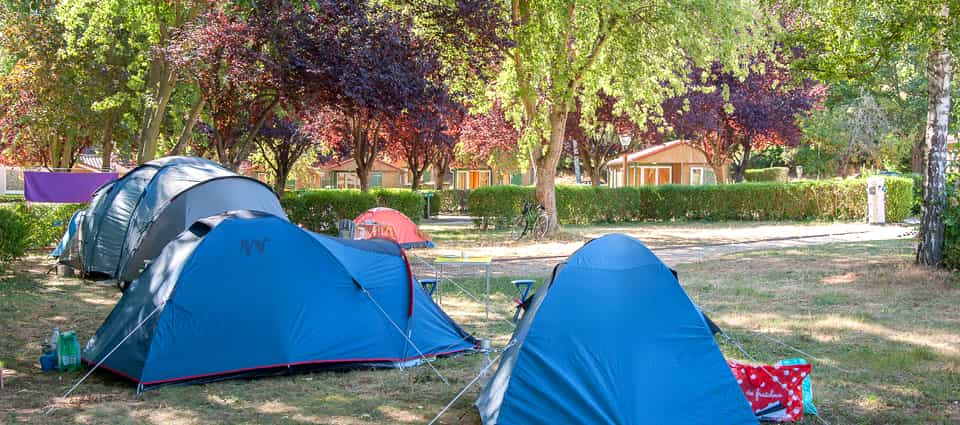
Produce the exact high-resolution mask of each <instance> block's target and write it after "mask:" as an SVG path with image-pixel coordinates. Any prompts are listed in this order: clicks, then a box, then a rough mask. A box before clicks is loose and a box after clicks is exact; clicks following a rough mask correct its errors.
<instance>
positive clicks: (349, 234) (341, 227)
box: [337, 218, 353, 239]
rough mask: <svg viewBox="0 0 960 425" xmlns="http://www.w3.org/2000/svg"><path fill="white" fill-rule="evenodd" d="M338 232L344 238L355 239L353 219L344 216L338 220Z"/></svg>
mask: <svg viewBox="0 0 960 425" xmlns="http://www.w3.org/2000/svg"><path fill="white" fill-rule="evenodd" d="M337 233H338V234H339V235H340V237H341V238H343V239H353V220H350V219H346V218H344V219H341V220H340V221H338V222H337Z"/></svg>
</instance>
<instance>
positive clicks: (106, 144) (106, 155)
mask: <svg viewBox="0 0 960 425" xmlns="http://www.w3.org/2000/svg"><path fill="white" fill-rule="evenodd" d="M118 115H119V112H118V111H117V110H116V109H114V110H112V111H110V114H109V116H108V118H107V125H106V126H105V127H104V129H103V138H102V139H101V141H100V146H102V149H103V150H102V152H101V156H100V171H103V172H108V171H110V162H111V159H112V157H113V133H114V127H116V120H117V117H118Z"/></svg>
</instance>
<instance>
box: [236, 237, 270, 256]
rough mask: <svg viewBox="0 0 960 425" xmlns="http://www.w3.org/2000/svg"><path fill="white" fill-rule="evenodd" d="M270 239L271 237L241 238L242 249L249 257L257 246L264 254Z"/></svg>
mask: <svg viewBox="0 0 960 425" xmlns="http://www.w3.org/2000/svg"><path fill="white" fill-rule="evenodd" d="M269 240H270V238H263V240H257V239H253V240H247V239H244V240H241V241H240V251H242V252H244V253H245V254H246V255H247V256H248V257H249V256H250V253H251V252H252V251H253V248H256V249H257V251H258V252H260V253H261V254H263V250H264V248H266V247H267V241H269Z"/></svg>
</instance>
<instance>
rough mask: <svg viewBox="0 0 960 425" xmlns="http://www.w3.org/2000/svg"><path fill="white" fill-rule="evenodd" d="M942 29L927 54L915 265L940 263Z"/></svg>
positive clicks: (945, 110)
mask: <svg viewBox="0 0 960 425" xmlns="http://www.w3.org/2000/svg"><path fill="white" fill-rule="evenodd" d="M949 16H950V6H949V4H947V3H945V4H943V6H942V8H941V18H942V22H947V21H949ZM944 38H945V30H944V29H941V30H940V31H939V32H938V33H937V34H936V41H935V42H934V44H933V47H932V48H931V49H930V53H929V54H928V56H927V79H928V81H929V83H928V93H927V95H928V103H927V104H928V108H927V132H926V137H927V141H926V151H927V166H926V174H925V175H924V187H923V216H922V217H921V219H920V244H919V246H918V247H917V264H921V265H926V266H934V267H936V266H940V264H941V263H942V262H943V234H944V223H943V211H944V208H945V207H946V200H947V193H946V189H947V187H946V186H947V129H948V127H947V125H948V123H949V118H950V80H951V78H952V77H953V69H952V62H951V61H952V58H951V55H950V50H949V49H948V48H947V47H946V44H945V40H944Z"/></svg>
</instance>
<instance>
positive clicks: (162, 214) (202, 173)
mask: <svg viewBox="0 0 960 425" xmlns="http://www.w3.org/2000/svg"><path fill="white" fill-rule="evenodd" d="M238 209H248V210H254V211H261V212H264V213H267V214H272V215H276V216H278V217H281V218H286V214H284V212H283V208H282V207H281V206H280V201H279V199H278V198H277V195H276V194H275V193H273V190H271V189H270V187H268V186H267V185H265V184H263V183H262V182H260V181H258V180H255V179H251V178H248V177H244V176H241V175H238V174H236V173H234V172H232V171H230V170H228V169H226V168H224V167H222V166H220V165H219V164H217V163H215V162H212V161H209V160H206V159H203V158H195V157H166V158H160V159H157V160H154V161H150V162H147V163H145V164H143V165H141V166H139V167H137V168H135V169H134V170H132V171H130V172H129V173H127V174H126V175H124V176H123V177H122V178H120V179H118V180H115V181H114V182H112V183H108V184H107V185H104V187H102V188H100V190H98V191H97V192H96V193H95V194H94V198H93V200H92V201H91V203H90V207H89V208H88V209H87V211H86V213H85V214H84V216H83V222H82V223H80V225H79V226H78V227H79V229H78V231H77V232H76V234H75V235H74V237H73V240H72V241H71V242H70V243H69V244H68V246H67V249H66V251H67V253H68V255H66V256H64V257H61V260H60V261H61V263H64V264H68V265H71V266H73V267H76V268H78V269H80V270H82V271H83V273H84V274H87V275H101V276H106V277H113V278H116V279H117V280H119V281H122V282H129V281H132V280H133V279H135V278H136V277H137V276H138V275H139V274H140V270H141V269H142V268H143V266H144V265H145V264H147V262H149V261H151V260H153V259H154V258H155V257H156V256H157V255H158V254H159V253H160V251H162V250H163V247H164V246H166V244H167V243H168V242H170V241H171V240H173V239H175V238H176V237H177V235H178V234H180V232H182V231H183V230H184V229H186V228H187V227H189V226H190V225H191V224H192V223H194V222H195V221H196V220H198V219H201V218H204V217H209V216H212V215H217V214H221V213H224V212H227V211H233V210H238Z"/></svg>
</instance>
